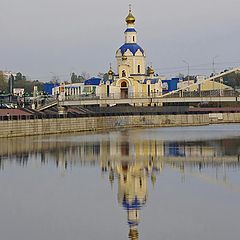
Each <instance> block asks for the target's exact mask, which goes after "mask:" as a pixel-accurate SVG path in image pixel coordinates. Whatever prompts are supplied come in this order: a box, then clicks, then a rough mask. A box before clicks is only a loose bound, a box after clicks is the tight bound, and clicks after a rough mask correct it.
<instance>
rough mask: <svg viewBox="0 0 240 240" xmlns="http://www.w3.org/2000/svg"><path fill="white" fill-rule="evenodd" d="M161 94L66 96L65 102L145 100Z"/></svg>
mask: <svg viewBox="0 0 240 240" xmlns="http://www.w3.org/2000/svg"><path fill="white" fill-rule="evenodd" d="M160 96H161V94H160V93H158V92H151V93H145V92H138V93H128V94H121V93H110V94H101V95H95V94H90V95H78V96H65V97H64V101H84V100H98V99H101V100H104V99H107V100H108V99H114V100H119V99H137V98H139V99H143V98H155V97H160Z"/></svg>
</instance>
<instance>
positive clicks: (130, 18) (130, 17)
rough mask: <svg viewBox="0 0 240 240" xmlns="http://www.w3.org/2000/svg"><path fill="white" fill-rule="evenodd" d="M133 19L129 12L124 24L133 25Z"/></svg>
mask: <svg viewBox="0 0 240 240" xmlns="http://www.w3.org/2000/svg"><path fill="white" fill-rule="evenodd" d="M135 20H136V19H135V17H134V16H133V14H132V11H131V10H129V14H128V16H127V17H126V22H127V24H133V23H135Z"/></svg>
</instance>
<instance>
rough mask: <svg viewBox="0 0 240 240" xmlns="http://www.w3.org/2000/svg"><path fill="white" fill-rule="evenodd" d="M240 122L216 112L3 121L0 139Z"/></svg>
mask: <svg viewBox="0 0 240 240" xmlns="http://www.w3.org/2000/svg"><path fill="white" fill-rule="evenodd" d="M214 123H240V113H218V114H215V115H210V114H200V115H193V114H192V115H191V114H189V115H145V116H143V115H141V116H107V117H86V118H65V119H36V120H12V121H0V138H4V137H17V136H31V135H45V134H56V133H73V132H81V131H99V130H103V131H106V130H112V129H119V128H136V127H169V126H170V127H174V126H198V125H206V124H214Z"/></svg>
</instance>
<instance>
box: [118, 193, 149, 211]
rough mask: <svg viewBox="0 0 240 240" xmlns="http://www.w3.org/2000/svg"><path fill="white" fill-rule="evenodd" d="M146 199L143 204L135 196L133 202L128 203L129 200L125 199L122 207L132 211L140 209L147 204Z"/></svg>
mask: <svg viewBox="0 0 240 240" xmlns="http://www.w3.org/2000/svg"><path fill="white" fill-rule="evenodd" d="M145 201H146V200H145V199H144V200H143V202H141V201H140V200H139V199H138V198H137V196H135V198H134V199H133V200H131V201H127V199H125V198H124V199H123V202H122V205H123V207H124V208H125V209H127V210H130V209H140V208H141V207H142V206H143V204H145Z"/></svg>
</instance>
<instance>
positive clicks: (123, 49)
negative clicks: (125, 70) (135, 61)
mask: <svg viewBox="0 0 240 240" xmlns="http://www.w3.org/2000/svg"><path fill="white" fill-rule="evenodd" d="M119 49H120V50H121V53H122V55H123V54H124V53H125V52H126V51H127V50H130V52H131V53H132V54H133V55H135V54H136V52H137V51H138V50H140V51H141V52H142V54H144V50H143V49H142V48H141V47H140V46H139V45H138V44H136V43H125V44H123V45H122V46H121V47H120V48H119Z"/></svg>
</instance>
